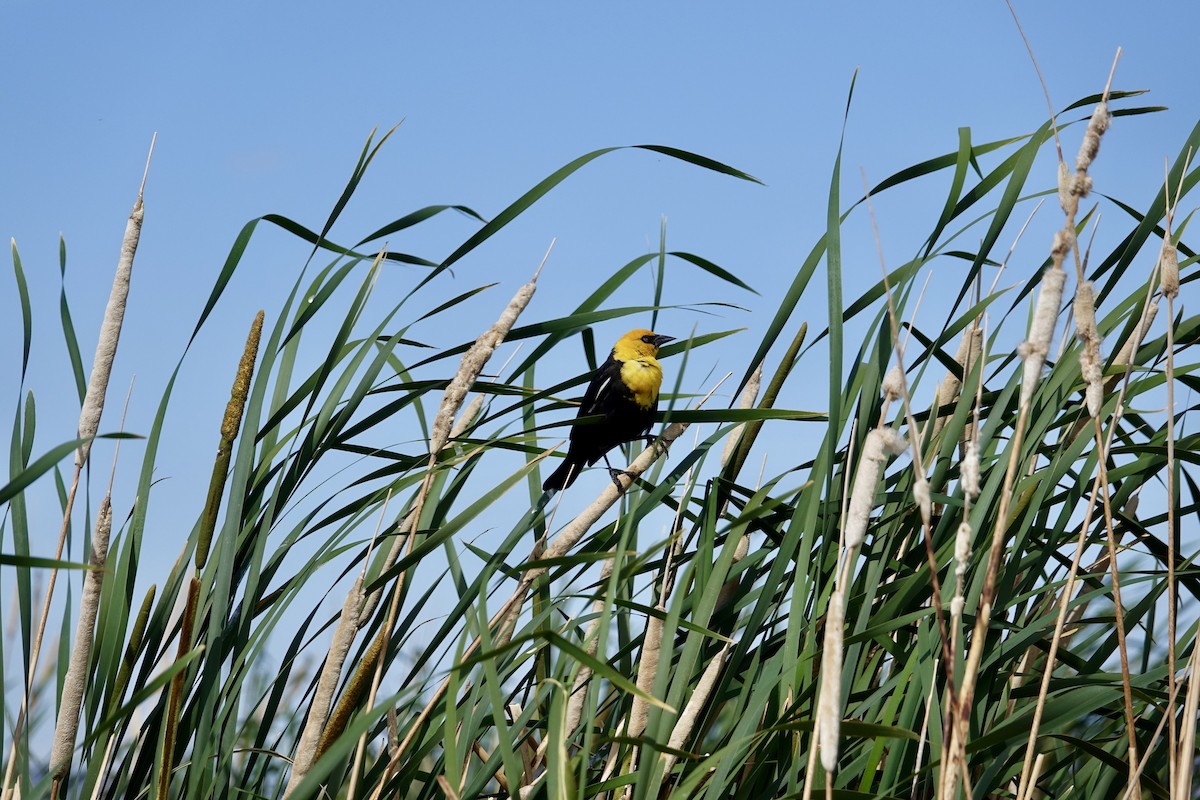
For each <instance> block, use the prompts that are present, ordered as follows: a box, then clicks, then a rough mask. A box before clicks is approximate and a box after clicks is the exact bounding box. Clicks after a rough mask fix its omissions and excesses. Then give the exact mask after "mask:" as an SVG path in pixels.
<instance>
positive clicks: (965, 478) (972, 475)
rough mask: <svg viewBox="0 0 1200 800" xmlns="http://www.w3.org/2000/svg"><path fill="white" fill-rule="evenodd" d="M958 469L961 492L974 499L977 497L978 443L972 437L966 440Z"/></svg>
mask: <svg viewBox="0 0 1200 800" xmlns="http://www.w3.org/2000/svg"><path fill="white" fill-rule="evenodd" d="M959 469H960V482H961V483H962V488H963V492H964V493H966V495H967V497H969V498H971V499H972V500H974V499H975V498H976V497H979V444H978V442H976V441H975V440H974V439H972V440H971V441H969V442H967V450H966V453H964V454H963V460H962V464H961V465H960V468H959Z"/></svg>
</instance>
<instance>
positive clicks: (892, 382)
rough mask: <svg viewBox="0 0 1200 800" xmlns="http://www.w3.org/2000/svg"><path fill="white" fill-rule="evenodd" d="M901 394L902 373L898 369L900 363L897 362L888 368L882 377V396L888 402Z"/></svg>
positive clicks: (902, 388) (902, 394) (898, 397)
mask: <svg viewBox="0 0 1200 800" xmlns="http://www.w3.org/2000/svg"><path fill="white" fill-rule="evenodd" d="M903 396H904V373H903V372H901V371H900V365H899V364H897V365H896V366H894V367H892V368H891V369H890V370H888V374H887V376H886V377H885V378H884V379H883V397H884V399H885V400H887V401H888V402H891V401H892V400H898V399H900V398H901V397H903Z"/></svg>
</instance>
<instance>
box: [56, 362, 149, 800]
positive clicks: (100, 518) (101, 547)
mask: <svg viewBox="0 0 1200 800" xmlns="http://www.w3.org/2000/svg"><path fill="white" fill-rule="evenodd" d="M132 395H133V383H132V382H131V383H130V384H129V391H128V392H127V393H126V395H125V408H124V409H123V410H122V412H121V430H122V431H123V430H124V429H125V415H126V413H128V411H129V398H130V397H131V396H132ZM120 452H121V443H120V441H119V440H118V442H117V446H116V448H115V450H114V452H113V463H112V469H111V470H110V471H109V474H108V489H107V490H106V492H105V494H104V499H103V500H102V501H101V503H100V513H99V514H97V516H96V528H95V532H94V533H93V535H92V548H91V553H90V554H89V556H88V565H89V567H90V569H89V570H88V571H87V573H86V574H85V575H84V579H83V594H82V595H81V596H80V598H79V619H78V620H77V621H76V624H75V641H74V644H73V645H72V648H71V659H70V661H69V662H68V664H67V674H66V676H65V678H64V679H63V693H62V699H61V700H60V702H59V707H58V720H57V721H56V723H55V727H54V749H53V750H52V751H51V753H50V774H51V775H53V776H54V786H53V789H52V791H51V794H52V796H55V797H57V796H58V788H59V785H60V783H61V781H62V780H63V779H65V778H66V777H67V773H68V771H69V770H70V768H71V755H72V753H73V752H74V750H75V736H76V734H78V733H79V712H80V709H81V708H82V707H83V691H84V687H85V686H86V684H87V682H88V678H87V676H88V666H89V662H90V661H91V657H92V643H93V638H94V636H95V633H96V617H97V615H98V613H99V611H100V590H101V589H102V588H103V586H104V568H105V565H106V564H107V563H108V543H109V537H110V536H111V534H112V485H113V479H114V478H115V477H116V474H117V458H118V456H119V455H120ZM110 745H111V741H110Z"/></svg>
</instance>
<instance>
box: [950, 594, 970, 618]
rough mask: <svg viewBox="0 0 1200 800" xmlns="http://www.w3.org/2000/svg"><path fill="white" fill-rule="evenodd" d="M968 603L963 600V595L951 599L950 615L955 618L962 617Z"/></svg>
mask: <svg viewBox="0 0 1200 800" xmlns="http://www.w3.org/2000/svg"><path fill="white" fill-rule="evenodd" d="M966 605H967V601H966V600H964V599H963V596H962V595H961V594H956V595H954V597H952V598H950V613H951V614H952V615H953V616H955V617H961V616H962V612H963V608H964V607H966Z"/></svg>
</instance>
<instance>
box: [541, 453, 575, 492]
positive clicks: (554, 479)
mask: <svg viewBox="0 0 1200 800" xmlns="http://www.w3.org/2000/svg"><path fill="white" fill-rule="evenodd" d="M582 470H583V462H582V461H576V460H575V459H573V458H571V456H569V455H568V456H567V457H566V458H564V459H563V462H562V463H561V464H559V465H558V469H556V470H554V472H552V473H550V477H549V478H546V482H545V483H543V484H542V491H543V492H557V491H559V490H560V489H566V488H567V487H568V486H570V485H571V484H572V483H574V482H575V479H576V478H578V477H579V473H580V472H581V471H582Z"/></svg>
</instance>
